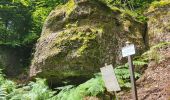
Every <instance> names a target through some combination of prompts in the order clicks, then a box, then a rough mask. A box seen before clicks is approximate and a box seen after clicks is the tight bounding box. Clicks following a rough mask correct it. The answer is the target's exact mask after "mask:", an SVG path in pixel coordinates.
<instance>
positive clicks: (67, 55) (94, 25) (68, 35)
mask: <svg viewBox="0 0 170 100" xmlns="http://www.w3.org/2000/svg"><path fill="white" fill-rule="evenodd" d="M145 38H146V26H145V24H143V23H140V22H137V21H135V19H133V18H132V17H131V16H130V15H127V14H124V13H122V12H120V11H119V10H117V9H115V10H113V9H111V8H109V7H108V6H106V5H105V4H103V3H102V2H100V1H98V0H70V1H69V2H68V3H67V4H65V5H63V6H60V7H58V8H56V9H55V10H53V11H52V12H51V13H50V15H49V16H48V18H47V20H46V22H45V24H44V27H43V30H42V34H41V37H40V39H39V40H38V43H37V44H36V52H35V54H34V58H33V60H32V65H31V67H30V77H32V76H36V75H38V76H40V77H45V78H47V79H48V80H49V81H52V82H61V81H62V80H69V81H70V80H72V81H76V82H78V81H80V80H81V79H83V78H89V77H91V76H92V75H93V74H94V73H95V72H98V71H99V68H100V67H102V66H104V64H105V63H108V64H113V65H115V64H116V63H120V60H121V59H122V56H121V47H123V46H124V43H125V42H126V41H130V42H133V43H135V45H136V47H137V50H138V51H139V52H141V51H143V50H144V49H145V47H146V45H145V42H146V41H145V40H146V39H145ZM139 52H138V53H139Z"/></svg>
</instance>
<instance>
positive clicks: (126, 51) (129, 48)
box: [122, 42, 138, 100]
mask: <svg viewBox="0 0 170 100" xmlns="http://www.w3.org/2000/svg"><path fill="white" fill-rule="evenodd" d="M133 54H135V47H134V45H133V44H131V45H130V44H129V42H126V47H124V48H122V55H123V57H126V56H127V57H128V63H129V69H130V79H131V86H132V97H133V99H134V100H138V96H137V89H136V82H135V74H134V66H133V62H132V57H131V55H133Z"/></svg>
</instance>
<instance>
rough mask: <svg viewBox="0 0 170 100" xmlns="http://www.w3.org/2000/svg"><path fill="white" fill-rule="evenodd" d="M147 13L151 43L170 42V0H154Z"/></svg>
mask: <svg viewBox="0 0 170 100" xmlns="http://www.w3.org/2000/svg"><path fill="white" fill-rule="evenodd" d="M154 5H155V6H154ZM156 5H157V6H156ZM153 8H154V9H153ZM151 9H152V10H151ZM146 15H147V16H148V19H149V20H148V35H149V43H150V45H151V46H153V45H156V44H158V43H160V42H170V1H169V0H161V1H157V2H154V3H153V4H151V7H150V8H149V10H148V12H147V13H146Z"/></svg>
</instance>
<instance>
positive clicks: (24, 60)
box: [0, 45, 30, 77]
mask: <svg viewBox="0 0 170 100" xmlns="http://www.w3.org/2000/svg"><path fill="white" fill-rule="evenodd" d="M28 52H30V50H29V49H28V48H24V47H23V48H22V47H11V46H3V45H0V69H3V71H4V73H5V75H7V76H10V77H14V76H17V75H19V74H21V73H23V72H24V70H25V68H26V66H28V60H29V57H30V55H29V53H28Z"/></svg>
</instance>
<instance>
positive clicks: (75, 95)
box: [54, 76, 105, 100]
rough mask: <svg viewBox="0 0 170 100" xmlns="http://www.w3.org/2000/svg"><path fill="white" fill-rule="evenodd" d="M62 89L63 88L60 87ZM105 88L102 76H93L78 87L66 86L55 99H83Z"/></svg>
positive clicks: (95, 94)
mask: <svg viewBox="0 0 170 100" xmlns="http://www.w3.org/2000/svg"><path fill="white" fill-rule="evenodd" d="M60 89H61V88H60ZM104 90H105V88H104V83H103V81H102V78H101V76H97V77H96V78H92V79H90V80H88V81H87V82H85V83H83V84H80V85H79V86H78V87H73V86H66V87H63V89H62V90H61V91H60V92H59V94H57V96H55V97H54V98H55V99H54V100H82V99H83V98H84V97H85V96H97V95H98V94H100V93H103V92H104Z"/></svg>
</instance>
